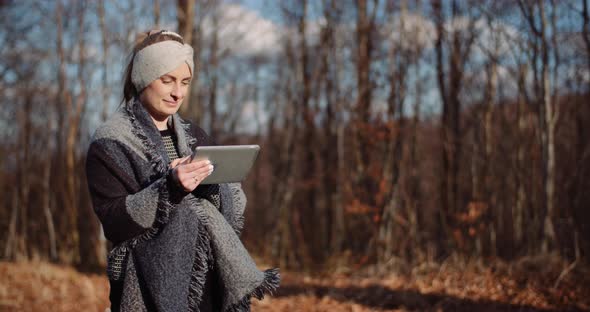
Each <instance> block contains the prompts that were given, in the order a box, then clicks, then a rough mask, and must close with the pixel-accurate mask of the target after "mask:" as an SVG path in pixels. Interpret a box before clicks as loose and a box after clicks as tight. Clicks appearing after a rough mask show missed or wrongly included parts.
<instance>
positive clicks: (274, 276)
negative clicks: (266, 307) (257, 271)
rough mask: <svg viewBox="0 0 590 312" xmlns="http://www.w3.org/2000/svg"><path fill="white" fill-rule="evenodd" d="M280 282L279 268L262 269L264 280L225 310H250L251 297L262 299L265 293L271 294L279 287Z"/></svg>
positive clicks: (229, 311)
mask: <svg viewBox="0 0 590 312" xmlns="http://www.w3.org/2000/svg"><path fill="white" fill-rule="evenodd" d="M280 283H281V274H280V273H279V269H277V268H274V269H268V270H266V271H264V280H263V281H262V283H261V284H260V285H258V287H256V288H255V289H254V290H252V292H250V293H249V294H247V295H246V296H244V298H242V300H240V301H239V302H237V303H235V304H233V305H232V306H230V307H228V308H227V309H226V310H225V311H227V312H245V311H250V299H251V298H252V297H254V298H256V299H258V300H262V299H263V298H264V295H265V294H270V295H272V294H273V293H274V291H275V290H276V289H277V288H279V284H280Z"/></svg>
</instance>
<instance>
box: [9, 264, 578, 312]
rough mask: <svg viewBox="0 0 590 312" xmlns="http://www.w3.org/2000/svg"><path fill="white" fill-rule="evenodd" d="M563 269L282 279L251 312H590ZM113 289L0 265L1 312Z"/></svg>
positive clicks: (86, 306)
mask: <svg viewBox="0 0 590 312" xmlns="http://www.w3.org/2000/svg"><path fill="white" fill-rule="evenodd" d="M566 268H568V266H567V264H566V263H563V262H561V261H559V260H555V259H552V258H529V259H524V260H521V261H518V262H515V263H513V264H503V263H497V264H494V265H486V266H484V265H482V264H481V263H479V262H461V261H452V262H451V261H449V262H447V263H443V264H434V263H430V264H425V265H422V266H419V267H415V268H413V269H411V270H407V271H405V272H402V273H391V271H390V273H388V274H383V275H382V276H381V277H380V278H375V277H360V276H356V277H354V276H350V275H336V274H331V275H326V276H314V277H311V276H305V275H303V274H300V273H294V272H283V273H282V275H283V281H282V283H281V284H282V285H281V288H280V290H279V292H278V293H277V294H275V296H273V297H267V298H266V299H264V300H262V301H257V300H253V304H252V311H255V312H270V311H288V312H292V311H317V312H323V311H354V312H367V311H515V312H516V311H590V274H589V273H590V271H588V269H587V268H584V267H580V266H575V267H573V268H571V266H570V268H571V270H570V271H567V274H562V273H563V272H564V270H565V269H566ZM558 279H559V284H556V283H555V282H556V281H557V280H558ZM554 286H557V287H554ZM108 287H109V286H108V281H107V279H106V277H104V276H100V275H89V274H83V273H80V272H77V271H75V270H74V269H72V268H69V267H63V266H57V265H52V264H47V263H36V262H26V263H8V262H0V311H101V312H102V311H104V310H105V308H106V307H107V306H108V304H109V301H108Z"/></svg>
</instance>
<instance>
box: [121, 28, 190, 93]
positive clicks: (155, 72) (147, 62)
mask: <svg viewBox="0 0 590 312" xmlns="http://www.w3.org/2000/svg"><path fill="white" fill-rule="evenodd" d="M170 33H171V34H174V35H177V36H179V35H178V34H176V33H173V32H170ZM179 37H180V36H179ZM182 63H186V64H188V66H189V67H190V70H191V74H192V73H193V67H194V65H193V48H192V47H191V46H190V45H188V44H182V43H180V42H178V41H174V40H166V41H161V42H158V43H154V44H152V45H149V46H147V47H145V48H143V49H141V50H139V51H138V52H137V53H136V54H135V57H134V59H133V71H132V72H131V82H132V83H133V85H134V86H135V89H136V90H137V92H141V90H143V89H144V88H145V87H147V86H148V85H149V84H150V83H151V82H152V81H154V80H156V79H158V78H160V77H161V76H163V75H165V74H167V73H169V72H171V71H173V70H175V69H176V68H177V67H178V66H180V65H181V64H182Z"/></svg>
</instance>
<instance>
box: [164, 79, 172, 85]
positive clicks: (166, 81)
mask: <svg viewBox="0 0 590 312" xmlns="http://www.w3.org/2000/svg"><path fill="white" fill-rule="evenodd" d="M162 83H164V84H169V83H172V80H166V79H162Z"/></svg>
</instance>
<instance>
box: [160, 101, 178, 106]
mask: <svg viewBox="0 0 590 312" xmlns="http://www.w3.org/2000/svg"><path fill="white" fill-rule="evenodd" d="M164 103H166V104H168V105H169V106H176V105H178V103H179V101H170V100H164Z"/></svg>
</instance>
